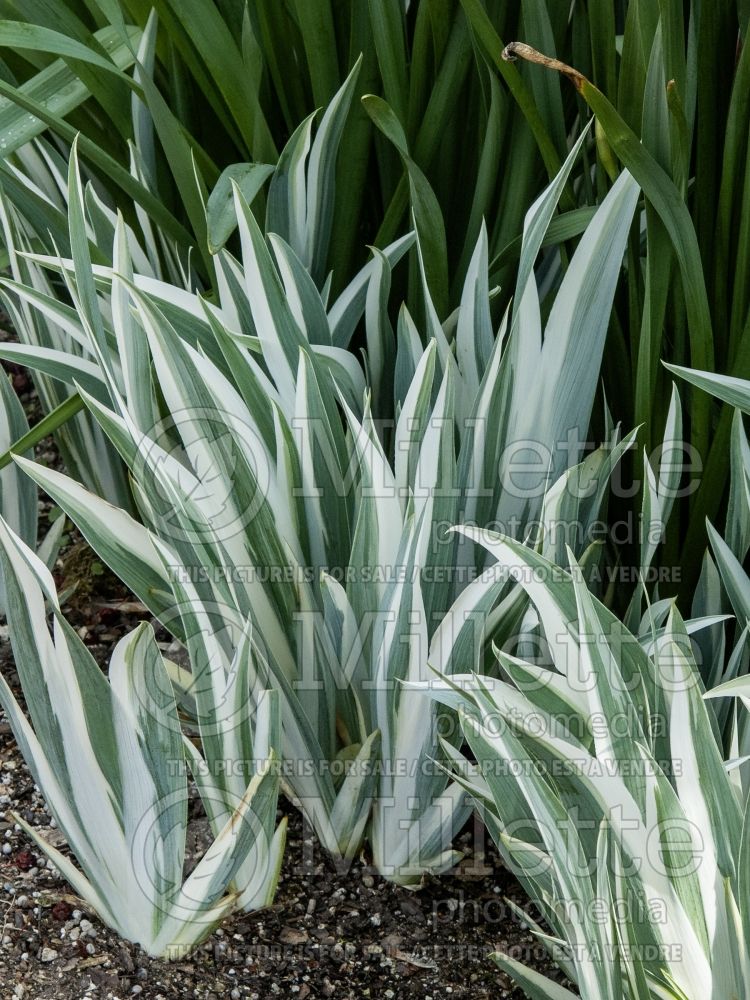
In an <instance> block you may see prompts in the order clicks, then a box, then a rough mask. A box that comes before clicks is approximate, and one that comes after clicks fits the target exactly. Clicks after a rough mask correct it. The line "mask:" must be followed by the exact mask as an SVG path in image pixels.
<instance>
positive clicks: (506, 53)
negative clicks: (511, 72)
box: [503, 42, 586, 91]
mask: <svg viewBox="0 0 750 1000" xmlns="http://www.w3.org/2000/svg"><path fill="white" fill-rule="evenodd" d="M503 59H505V61H506V62H515V60H516V59H525V60H526V61H527V62H531V63H536V65H537V66H545V67H546V68H547V69H554V70H557V72H558V73H562V74H563V76H567V78H568V79H569V80H570V81H572V83H573V84H574V85H575V88H576V90H579V91H580V90H581V88H582V87H583V85H584V83H586V77H585V76H584V75H583V73H579V72H578V70H577V69H573V67H572V66H568V64H567V63H564V62H560V60H559V59H552V58H550V56H545V55H544V53H542V52H537V50H536V49H533V48H532V47H531V46H530V45H527V44H526V43H525V42H511V43H510V44H509V45H506V46H505V48H504V49H503Z"/></svg>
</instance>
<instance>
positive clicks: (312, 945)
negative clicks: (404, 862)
mask: <svg viewBox="0 0 750 1000" xmlns="http://www.w3.org/2000/svg"><path fill="white" fill-rule="evenodd" d="M6 368H7V369H9V370H11V372H12V373H13V375H14V383H16V388H17V391H18V392H19V396H20V397H21V399H22V401H23V402H24V405H25V406H26V407H27V412H29V414H30V418H31V419H32V422H33V419H34V417H33V416H32V413H33V412H34V408H35V398H34V393H33V386H32V385H31V383H30V381H29V380H28V379H27V376H26V375H25V373H23V372H22V371H21V370H19V369H16V370H15V371H13V369H14V368H15V366H11V365H7V366H6ZM16 376H17V378H16ZM38 454H39V457H42V458H43V460H45V461H46V462H47V463H48V464H56V456H55V454H54V450H53V449H52V447H51V445H49V444H48V443H45V445H44V446H43V447H42V448H41V449H39V451H38ZM50 508H51V505H50V503H49V502H48V501H47V500H46V499H45V498H42V500H41V501H40V535H41V534H43V532H44V531H45V528H46V523H48V520H49V518H50V517H53V516H54V514H55V512H54V511H51V509H50ZM54 575H55V579H56V583H57V585H58V588H59V589H60V591H61V592H62V593H65V594H66V596H65V600H64V601H63V612H64V613H65V615H66V617H67V618H68V620H69V621H70V622H71V624H72V625H73V626H74V627H75V628H76V629H77V630H78V633H79V635H80V636H81V638H82V639H83V640H84V642H85V643H86V644H87V646H88V648H89V649H90V651H91V652H92V654H93V655H94V657H95V658H96V660H97V661H98V662H99V663H100V665H101V666H102V667H105V666H106V663H107V661H108V659H109V654H110V652H111V650H112V647H113V646H114V644H115V643H116V642H117V640H118V639H119V638H121V636H122V635H123V634H124V633H125V632H127V631H129V630H130V629H131V628H133V627H134V626H135V625H136V624H137V622H138V621H140V620H142V619H143V618H147V617H148V615H147V613H146V609H145V608H144V607H143V605H141V604H139V602H137V601H136V600H134V599H133V598H132V596H131V595H129V594H128V593H126V592H125V591H124V589H123V586H122V584H121V583H120V582H119V581H118V580H117V579H116V578H115V577H114V576H112V574H111V573H110V572H109V571H108V570H107V569H106V568H105V567H103V566H102V565H101V563H99V561H98V560H97V558H96V556H95V555H94V554H93V553H92V552H91V550H90V549H89V548H88V547H87V545H86V543H85V542H84V541H83V540H82V539H81V538H80V536H79V535H78V534H77V532H76V531H75V529H74V528H71V529H70V530H69V531H68V532H66V539H65V547H64V549H63V552H62V557H61V558H60V559H59V560H58V563H57V565H56V567H55V573H54ZM1 621H2V620H0V622H1ZM157 629H158V626H157ZM157 638H160V639H162V640H164V643H165V645H166V644H167V642H168V637H167V636H166V633H164V632H162V633H161V634H159V632H158V631H157ZM0 671H1V672H2V673H3V675H4V676H5V678H6V679H7V680H8V682H9V683H10V685H11V687H12V688H13V689H14V691H15V692H16V694H17V695H18V696H19V697H20V691H19V686H18V679H17V676H16V674H15V669H14V666H13V659H12V653H11V650H10V643H9V642H8V638H7V627H6V626H5V625H4V624H0ZM281 806H282V810H283V812H286V813H287V814H288V816H289V821H290V825H289V835H288V839H287V852H286V856H285V860H284V866H283V871H282V877H281V882H280V886H279V891H278V894H277V897H276V900H275V902H274V904H273V906H271V907H269V908H268V909H266V910H264V911H262V912H259V913H253V914H238V915H236V916H235V917H233V918H232V919H231V920H229V921H227V922H226V923H225V924H224V925H223V927H222V928H221V929H220V930H218V931H217V932H216V933H215V934H214V935H213V936H212V937H211V938H209V940H208V941H206V942H205V943H204V944H203V945H201V946H200V947H199V948H198V949H196V950H195V951H194V952H193V953H192V954H190V955H189V956H188V957H186V958H185V960H184V961H177V962H172V963H167V962H163V961H158V960H154V959H151V958H149V957H148V956H147V955H146V954H145V953H144V952H143V951H142V950H141V949H140V948H138V947H137V946H136V945H133V944H130V943H129V942H125V941H123V940H122V939H120V938H119V937H118V936H117V935H116V934H115V933H114V932H113V931H111V930H109V929H108V928H107V927H105V926H103V925H102V924H101V923H100V922H99V920H98V919H97V917H96V916H95V914H93V913H91V912H90V911H89V910H87V908H86V905H85V903H84V902H83V901H82V900H80V899H78V898H77V897H76V896H74V895H72V893H71V890H70V887H69V886H68V885H67V883H66V882H65V881H64V880H63V879H62V877H61V876H60V875H59V874H58V872H57V871H56V870H55V869H54V868H52V867H51V865H50V864H49V863H47V862H46V860H45V858H44V857H43V856H42V855H41V854H40V853H39V852H38V851H37V850H36V849H35V847H34V846H33V845H32V844H31V843H30V842H29V841H28V838H27V837H26V835H25V834H23V832H22V831H21V830H20V828H19V827H17V826H16V825H15V824H14V822H13V820H12V817H11V815H10V813H11V812H16V813H20V814H21V815H22V816H23V818H24V819H25V820H26V821H27V822H28V823H30V824H32V825H33V826H35V827H38V828H39V830H40V832H41V833H42V834H43V836H45V837H46V838H47V839H48V840H50V841H51V842H52V843H53V844H54V845H55V846H57V847H59V848H60V849H61V850H65V842H64V838H63V837H62V835H61V833H60V831H59V830H57V829H56V828H55V827H54V821H53V820H52V819H51V817H50V815H49V813H48V811H47V810H46V806H45V804H44V800H43V798H42V796H41V794H40V792H39V789H38V788H37V787H36V786H35V784H34V781H33V778H32V777H31V775H30V773H29V771H28V769H27V768H26V765H25V763H24V761H23V758H22V757H21V755H20V753H19V751H18V748H17V746H16V744H15V741H14V739H13V736H12V733H11V731H10V727H9V725H8V723H7V719H6V717H5V716H4V714H3V713H2V712H0V1000H19V998H25V1000H47V998H50V1000H51V998H55V1000H83V998H88V997H96V998H102V1000H105V998H106V1000H125V998H126V997H136V996H137V997H140V998H143V1000H173V998H175V1000H176V998H186V997H200V998H205V1000H213V998H219V997H227V998H230V1000H238V998H252V1000H267V998H275V997H279V998H291V1000H305V998H311V1000H312V998H319V997H329V998H330V997H333V998H336V1000H360V998H372V1000H402V998H403V1000H406V998H422V1000H430V998H432V1000H446V998H450V1000H464V998H465V1000H469V998H471V1000H483V998H489V997H492V998H499V997H508V998H513V1000H516V998H520V997H522V996H523V994H522V992H521V991H520V990H518V989H515V988H514V987H513V985H512V983H511V982H510V980H509V979H508V978H507V977H506V976H504V975H503V974H502V973H501V972H500V971H499V970H498V969H497V968H496V966H494V965H493V963H492V962H491V961H490V960H489V958H488V956H489V954H490V953H491V952H493V951H496V950H502V951H504V952H507V953H510V954H511V955H512V956H513V957H515V958H517V959H519V960H521V961H524V962H527V963H529V964H531V965H533V967H534V968H536V969H538V970H539V971H541V972H543V973H544V974H545V975H548V976H551V977H553V978H555V979H557V980H558V981H560V982H564V979H563V978H562V975H561V973H560V972H559V970H557V969H556V968H555V967H554V966H553V965H552V964H551V963H550V961H549V959H548V957H547V954H546V952H545V951H544V949H543V948H542V947H541V945H539V944H538V942H535V940H534V939H533V937H532V936H531V934H530V933H529V931H528V929H527V927H526V925H525V924H524V923H523V922H522V921H519V919H518V917H517V916H516V915H515V914H513V913H512V912H511V910H510V907H509V905H508V902H507V900H511V901H513V903H515V904H516V905H517V906H519V907H523V908H525V907H528V906H529V905H530V904H529V903H528V901H527V900H526V899H525V897H524V894H523V891H522V890H521V888H520V886H519V885H518V884H517V883H516V882H515V880H514V879H513V877H512V876H511V875H510V874H509V873H508V872H507V870H505V869H504V867H503V865H502V862H501V861H500V859H499V857H498V855H497V853H496V851H495V849H494V847H493V845H492V843H491V842H490V841H489V839H488V837H487V835H486V833H485V831H484V830H483V828H482V826H481V824H480V823H479V822H478V821H477V820H475V819H472V820H471V821H470V823H469V824H468V825H467V828H466V829H465V830H464V831H463V833H462V834H461V836H460V837H459V839H458V841H457V846H458V847H459V849H461V850H462V851H463V853H464V860H463V861H462V862H461V863H460V864H459V865H458V866H457V867H456V868H454V869H453V870H452V871H450V872H448V873H446V874H444V875H442V876H440V877H439V878H429V879H426V881H425V884H424V885H423V887H422V888H421V889H420V890H419V891H416V892H415V891H411V890H407V889H403V888H400V887H397V886H394V885H392V884H390V883H388V882H386V881H385V880H383V879H382V878H381V877H380V876H379V875H378V873H377V871H376V870H375V869H374V868H373V867H372V866H371V865H369V864H368V859H367V858H366V857H362V858H359V859H357V860H356V861H355V862H353V863H351V864H349V865H348V866H346V867H342V866H340V865H337V864H335V863H334V862H333V860H332V859H331V858H330V857H328V856H326V855H324V854H323V852H322V851H321V849H320V847H319V846H318V845H317V843H316V841H315V840H314V838H313V836H312V835H311V833H310V831H309V830H307V829H306V827H305V825H304V823H303V820H302V817H301V816H300V815H299V813H297V812H296V810H294V809H293V808H292V807H291V806H289V805H288V804H287V803H285V802H282V803H281ZM567 985H569V984H567Z"/></svg>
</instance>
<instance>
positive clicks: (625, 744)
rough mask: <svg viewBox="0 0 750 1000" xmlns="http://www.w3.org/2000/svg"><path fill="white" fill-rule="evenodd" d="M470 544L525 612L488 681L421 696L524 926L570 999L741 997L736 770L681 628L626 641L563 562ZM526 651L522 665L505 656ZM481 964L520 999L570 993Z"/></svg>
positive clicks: (673, 616)
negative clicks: (528, 906)
mask: <svg viewBox="0 0 750 1000" xmlns="http://www.w3.org/2000/svg"><path fill="white" fill-rule="evenodd" d="M469 534H470V537H471V538H472V539H473V540H475V541H476V542H477V543H479V544H481V545H483V546H484V547H486V548H487V550H488V552H490V553H491V554H492V555H493V556H494V557H495V558H496V560H497V561H496V563H495V564H494V569H495V572H496V573H497V574H498V576H500V577H510V578H512V579H515V580H517V581H518V582H519V583H520V585H521V586H522V587H523V588H524V590H525V591H526V592H527V594H528V595H529V597H530V599H531V601H532V603H533V607H534V609H535V615H534V617H533V618H531V619H530V620H529V621H528V622H527V627H526V629H525V630H522V632H521V633H520V635H518V636H517V637H516V642H515V644H514V645H512V646H511V645H506V648H504V649H500V648H498V649H497V650H496V652H497V658H498V661H499V666H500V669H501V671H502V675H503V679H502V680H498V679H497V678H496V677H491V676H482V675H480V674H477V673H474V674H471V673H469V674H461V675H459V674H454V675H453V676H452V677H450V678H444V679H442V680H440V681H435V682H433V683H432V685H426V686H429V687H431V690H432V694H433V696H434V697H436V698H438V699H439V700H440V701H441V702H442V703H445V704H447V705H449V706H450V707H451V708H454V709H457V710H458V711H459V713H460V717H461V726H462V730H463V733H464V735H465V737H466V741H467V744H468V747H469V748H470V750H471V754H472V755H473V756H472V758H471V759H469V758H467V757H465V756H464V755H463V754H461V753H456V752H455V751H453V750H452V749H451V748H449V747H447V746H446V747H445V750H446V752H449V753H451V754H452V757H453V760H452V765H451V771H452V772H453V773H455V774H457V775H458V776H459V780H460V781H461V782H462V784H463V785H464V787H465V788H466V789H467V790H468V791H470V792H471V794H472V796H473V797H474V799H475V801H476V803H477V805H478V807H479V809H480V811H481V813H482V815H483V817H484V819H485V821H486V824H487V826H488V829H489V830H490V832H491V833H492V836H493V838H494V839H495V841H496V843H497V845H498V847H499V849H500V851H501V853H502V855H503V857H504V859H505V860H506V862H507V864H508V865H509V867H510V868H511V870H512V871H513V872H515V874H516V875H517V876H518V878H519V879H520V880H521V882H522V883H523V884H524V886H525V887H526V889H527V890H528V892H529V895H530V896H531V898H532V900H534V901H535V903H536V905H537V907H538V910H539V914H540V916H539V917H538V918H537V920H535V919H534V918H533V917H530V916H529V915H528V914H526V913H524V914H522V916H523V918H524V919H525V920H526V921H527V922H529V923H530V925H531V928H532V931H533V933H534V934H535V935H536V937H537V938H538V940H539V941H540V942H541V943H542V944H543V945H544V946H545V947H546V948H547V949H548V950H549V951H550V953H551V955H552V957H553V958H554V960H555V961H556V962H557V963H558V964H559V966H560V967H561V968H562V970H563V971H564V973H565V974H566V976H567V977H568V978H569V979H570V980H572V981H573V982H574V983H575V984H576V986H577V988H578V990H579V991H580V995H581V997H583V998H584V1000H611V998H612V997H621V998H623V1000H645V998H648V997H652V998H659V1000H666V998H669V1000H699V998H703V997H736V998H740V1000H741V998H746V997H747V996H748V995H749V994H748V990H749V989H750V951H748V940H749V932H750V923H749V922H748V921H749V920H750V885H749V884H748V873H749V872H750V806H749V805H748V801H749V800H748V796H747V784H746V781H745V780H743V775H742V770H741V768H742V765H743V764H744V763H745V762H746V761H747V757H743V758H740V759H736V758H734V757H732V758H731V759H730V760H728V761H726V762H725V760H724V752H723V748H722V744H721V738H720V730H719V726H718V721H717V716H716V714H715V713H714V711H713V704H715V703H714V702H706V701H704V691H705V689H704V687H703V683H702V680H701V676H700V671H699V669H698V666H697V664H696V661H695V658H694V652H693V646H692V644H691V639H690V636H689V634H688V628H686V626H685V623H683V621H682V619H681V618H680V616H679V614H678V612H677V611H676V610H674V609H673V610H672V611H671V612H670V613H669V616H668V618H667V619H666V621H664V617H663V616H662V615H660V616H659V617H658V618H657V619H655V617H654V616H653V615H652V614H649V615H648V616H647V617H646V618H645V619H644V621H643V622H642V623H641V628H640V630H639V632H638V633H637V634H634V633H632V632H630V631H628V629H626V628H625V627H624V626H623V625H622V624H621V623H620V622H618V620H617V619H616V618H615V617H614V616H613V615H612V614H611V612H610V611H608V610H607V609H606V608H605V607H604V606H603V605H602V604H601V603H600V602H599V601H598V600H596V599H595V598H594V597H593V596H592V594H591V593H590V592H589V591H588V590H587V588H586V585H585V583H584V582H583V574H582V572H581V568H580V567H579V565H578V563H577V562H576V560H575V558H574V557H573V555H572V553H570V552H569V570H563V569H561V568H560V567H559V566H557V565H555V564H553V563H551V562H549V561H547V560H546V559H544V558H543V557H542V556H541V555H538V554H536V553H534V552H532V551H531V550H530V549H529V548H528V547H525V546H522V545H519V544H518V543H516V542H514V541H512V540H510V539H508V538H507V537H503V536H500V535H497V534H494V533H492V532H481V531H479V532H478V531H473V530H472V531H470V532H469ZM487 585H489V584H487ZM693 627H695V625H693ZM532 642H533V644H534V649H535V650H536V651H537V654H538V655H537V656H535V657H533V658H532V657H529V656H528V655H524V654H523V652H521V654H520V655H517V654H518V653H519V648H520V650H521V651H522V650H523V648H524V646H526V648H527V649H528V648H529V647H530V644H531V643H532ZM740 683H741V685H742V686H739V685H740ZM747 690H748V689H747V682H746V681H744V680H743V681H742V682H737V681H735V682H734V685H733V687H732V688H729V689H727V688H720V689H716V690H715V691H712V692H711V694H712V695H715V696H718V695H722V694H730V693H732V692H733V691H734V693H736V694H740V695H742V694H744V693H746V692H747ZM494 957H495V960H496V961H497V963H498V964H499V965H500V966H501V968H503V969H504V970H505V971H507V972H508V973H510V974H511V975H512V976H513V977H514V978H515V979H516V980H517V982H518V983H519V984H520V985H521V986H522V987H523V988H524V990H525V991H526V992H527V994H528V995H529V996H531V997H539V998H542V997H544V998H551V1000H565V998H572V997H574V996H575V994H574V993H573V992H571V991H569V990H567V989H565V988H563V987H562V986H561V985H559V984H558V983H556V982H552V981H551V980H549V979H547V978H545V977H544V976H542V975H541V974H540V973H539V972H538V971H536V970H534V969H532V968H528V967H525V966H524V965H522V964H520V963H519V962H517V961H515V960H514V959H512V958H510V957H509V956H507V955H503V954H497V955H495V956H494Z"/></svg>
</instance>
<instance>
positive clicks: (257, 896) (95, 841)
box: [0, 520, 285, 958]
mask: <svg viewBox="0 0 750 1000" xmlns="http://www.w3.org/2000/svg"><path fill="white" fill-rule="evenodd" d="M0 566H1V567H2V573H3V578H4V581H5V589H6V596H7V616H8V624H9V627H10V632H11V637H12V642H13V650H14V653H15V662H16V666H17V669H18V675H19V678H20V681H21V686H22V688H23V695H24V699H25V702H26V706H27V709H28V718H27V716H26V715H25V714H24V711H23V709H22V708H21V706H20V705H19V703H18V702H17V700H16V698H15V696H14V694H13V692H12V690H11V688H10V687H9V685H8V683H7V681H6V680H5V679H4V678H3V677H0V704H2V706H3V708H4V709H5V712H6V713H7V716H8V718H9V720H10V724H11V727H12V729H13V733H14V735H15V738H16V740H17V742H18V745H19V747H20V749H21V751H22V752H23V755H24V757H25V759H26V762H27V763H28V765H29V767H30V769H31V771H32V773H33V775H34V779H35V780H36V781H37V782H38V784H39V786H40V787H41V788H42V789H43V792H44V796H45V798H46V800H47V803H48V806H49V809H50V812H51V813H52V815H53V817H54V818H55V820H56V821H57V824H58V826H59V828H60V829H61V830H62V832H63V833H64V834H65V837H66V839H67V842H68V845H69V846H70V849H71V850H72V852H73V854H74V855H75V858H76V860H77V861H78V864H79V865H80V868H78V867H77V866H76V865H75V863H74V862H73V861H72V860H71V859H70V857H69V856H68V855H66V854H63V853H61V852H60V851H59V850H58V849H57V848H56V847H53V846H52V844H50V843H49V842H48V841H46V840H45V839H44V838H43V837H42V836H41V835H40V833H39V831H38V830H37V829H36V828H35V827H33V826H30V825H29V824H28V823H26V822H25V821H24V820H23V819H22V818H21V817H20V816H15V817H14V818H15V820H16V822H17V823H19V824H20V825H21V827H22V828H23V830H24V831H25V832H26V833H27V834H28V835H29V837H31V838H32V840H33V841H34V842H35V844H36V845H37V847H39V848H40V849H41V850H42V851H43V852H44V853H45V854H46V855H47V857H48V858H49V859H50V860H51V861H52V862H53V864H54V865H55V866H56V867H57V868H58V869H59V870H60V872H61V873H62V874H63V875H64V876H65V878H66V879H67V880H68V881H69V882H70V884H71V886H72V887H73V889H74V891H75V892H76V893H77V894H78V895H79V896H81V897H82V898H83V899H84V900H85V901H86V903H87V904H88V905H89V906H90V907H91V908H92V910H94V911H95V912H96V913H97V914H98V916H99V917H100V918H101V919H102V920H103V921H104V922H105V923H106V924H109V926H110V927H113V928H114V929H115V930H116V931H117V932H118V933H119V934H121V935H122V936H123V937H125V938H128V939H130V940H131V941H136V942H138V943H139V944H141V945H142V946H143V948H144V949H145V950H146V951H147V952H149V954H151V955H160V956H165V957H168V958H175V957H180V956H183V955H184V954H185V953H186V951H187V950H189V949H190V948H192V947H193V946H194V945H195V944H197V943H198V942H199V941H201V940H202V939H203V938H204V937H205V936H206V935H207V934H209V933H210V932H211V931H212V930H213V929H214V928H215V927H216V926H217V924H218V923H219V922H220V921H221V920H222V919H223V918H224V917H226V916H227V915H228V914H229V913H231V912H232V911H233V910H234V909H236V908H237V907H245V908H246V909H256V908H258V907H261V906H266V905H268V904H269V903H270V902H271V900H272V899H273V895H274V893H275V890H276V883H277V881H278V876H279V869H280V865H281V857H282V854H283V849H284V833H285V822H282V824H281V825H280V826H279V828H278V830H276V831H275V832H274V828H275V826H276V802H277V798H278V790H279V768H278V756H277V753H276V750H275V749H274V748H275V747H277V746H278V745H279V736H280V734H279V716H278V696H277V695H276V694H275V693H273V692H266V693H265V695H263V696H261V697H259V698H258V700H257V702H258V708H257V717H256V719H255V720H254V731H255V743H254V744H253V743H252V742H251V741H250V728H249V726H247V725H246V726H242V727H238V728H237V731H236V737H237V738H238V739H239V740H241V744H240V745H239V746H238V748H237V749H238V758H239V759H240V760H241V762H242V766H241V767H240V768H236V769H235V770H234V772H233V777H232V778H229V777H225V776H224V775H222V776H221V777H220V779H219V780H217V781H215V782H213V783H212V784H210V785H208V784H207V783H206V782H205V781H204V780H202V777H201V776H202V775H203V773H204V771H205V770H206V764H205V761H204V760H203V758H202V756H201V754H200V752H199V750H198V749H196V748H195V747H194V746H193V744H192V743H190V741H189V740H187V739H186V738H185V737H184V736H183V734H182V732H181V730H180V723H179V718H178V714H177V704H176V702H175V698H174V694H173V691H172V687H171V685H170V682H169V675H168V673H167V667H166V664H165V662H164V660H163V659H162V655H161V653H160V651H159V648H158V646H157V644H156V640H155V637H154V633H153V630H152V629H151V628H150V627H149V626H148V625H145V624H143V625H141V626H139V627H138V628H137V629H136V630H135V631H134V632H131V633H130V634H129V635H127V636H125V638H123V639H122V640H121V641H120V642H119V643H118V644H117V646H116V647H115V649H114V651H113V653H112V658H111V661H110V666H109V680H107V679H106V678H105V676H104V674H103V673H102V671H101V670H100V668H99V666H98V664H97V663H96V661H95V660H94V659H93V658H92V656H91V654H90V653H89V651H88V650H87V649H86V647H85V645H84V643H83V642H82V641H81V639H80V638H79V637H78V635H77V634H76V632H75V630H74V629H73V628H72V627H71V626H70V625H69V624H68V623H67V622H66V621H65V619H64V618H63V616H62V615H61V613H60V606H59V603H58V598H57V592H56V590H55V585H54V582H53V580H52V577H51V575H50V573H49V571H48V570H47V568H46V567H45V566H44V564H43V563H42V562H41V561H40V560H39V558H38V557H37V556H36V555H35V554H34V553H33V552H32V551H31V550H30V549H29V548H28V547H27V546H26V545H24V543H23V542H22V541H21V540H20V539H19V538H18V537H17V536H16V535H15V534H14V533H13V532H12V531H11V530H10V529H9V528H8V526H7V525H6V523H5V522H4V521H2V520H0ZM47 603H48V604H49V607H50V608H51V611H52V616H53V619H54V630H53V635H52V636H50V633H49V631H48V628H47V620H46V619H47V607H46V604H47ZM248 649H249V644H248V643H245V644H244V645H242V646H240V648H238V650H237V655H236V661H235V665H234V669H235V672H236V674H237V676H238V680H239V681H240V682H241V678H242V677H243V676H245V675H246V672H247V660H248ZM242 710H243V711H246V710H247V708H246V707H243V709H242ZM188 764H189V766H190V768H191V769H192V770H193V772H194V774H195V776H196V778H197V780H198V786H199V788H200V791H201V796H202V798H203V803H204V806H205V810H206V813H207V815H208V818H209V821H210V826H211V829H212V832H213V837H214V839H213V841H212V842H211V844H210V846H209V847H208V849H207V850H206V852H205V854H204V856H203V857H202V858H201V859H200V860H199V862H198V863H197V865H196V866H195V867H194V868H193V870H192V871H191V872H190V873H189V874H188V875H187V876H186V874H185V871H184V868H185V860H186V852H185V846H186V832H187V825H188V800H189V796H188V781H187V765H188Z"/></svg>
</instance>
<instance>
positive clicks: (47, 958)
mask: <svg viewBox="0 0 750 1000" xmlns="http://www.w3.org/2000/svg"><path fill="white" fill-rule="evenodd" d="M41 957H42V961H43V962H54V961H55V959H56V958H57V952H56V951H55V949H54V948H42V956H41Z"/></svg>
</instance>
